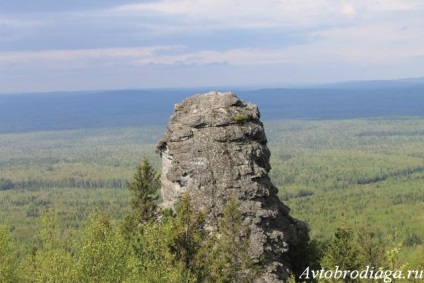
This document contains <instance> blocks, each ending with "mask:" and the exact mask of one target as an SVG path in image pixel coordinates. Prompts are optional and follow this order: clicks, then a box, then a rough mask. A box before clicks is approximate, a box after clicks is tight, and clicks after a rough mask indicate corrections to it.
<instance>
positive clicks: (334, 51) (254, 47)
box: [0, 0, 424, 93]
mask: <svg viewBox="0 0 424 283" xmlns="http://www.w3.org/2000/svg"><path fill="white" fill-rule="evenodd" d="M423 15H424V1H422V0H261V1H258V0H147V1H136V0H119V1H118V0H115V1H113V0H72V1H71V0H31V1H28V0H13V1H11V0H0V93H12V92H13V93H16V92H38V91H70V90H98V89H132V88H172V87H209V86H211V87H212V86H253V85H260V86H277V85H279V86H285V85H299V84H317V83H328V82H338V81H351V80H380V79H400V78H411V77H423V76H424V17H423Z"/></svg>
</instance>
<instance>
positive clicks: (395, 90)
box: [0, 82, 424, 133]
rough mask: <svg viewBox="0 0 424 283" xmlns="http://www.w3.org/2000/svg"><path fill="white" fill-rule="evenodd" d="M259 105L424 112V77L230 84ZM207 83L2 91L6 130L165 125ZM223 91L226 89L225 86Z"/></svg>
mask: <svg viewBox="0 0 424 283" xmlns="http://www.w3.org/2000/svg"><path fill="white" fill-rule="evenodd" d="M227 90H230V91H233V92H235V93H236V94H237V95H238V96H239V97H240V98H241V99H242V100H244V101H246V102H252V103H254V104H256V105H258V106H259V109H260V111H261V114H262V119H263V120H284V119H306V120H321V119H325V120H328V119H330V120H332V119H352V118H372V117H399V116H423V115H424V95H423V94H424V83H409V84H408V83H394V82H387V83H378V84H377V83H374V84H371V83H350V84H335V85H328V86H321V87H314V88H312V87H311V88H292V89H284V88H276V89H260V90H246V89H240V90H237V89H227ZM207 91H210V90H206V89H163V90H158V89H155V90H115V91H92V92H57V93H32V94H3V95H0V108H1V111H0V133H17V132H33V131H46V130H64V129H81V128H105V127H107V128H110V127H132V126H162V125H165V124H166V123H167V121H168V119H169V116H170V115H171V114H172V111H173V105H174V104H175V103H178V102H180V101H182V100H183V99H184V98H186V97H188V96H191V95H193V94H196V93H203V92H207ZM218 91H226V90H224V89H221V90H219V89H218Z"/></svg>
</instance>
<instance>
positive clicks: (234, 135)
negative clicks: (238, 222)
mask: <svg viewBox="0 0 424 283" xmlns="http://www.w3.org/2000/svg"><path fill="white" fill-rule="evenodd" d="M259 118H260V113H259V110H258V108H257V107H256V106H255V105H253V104H250V103H244V102H242V101H241V100H240V99H238V98H237V97H236V96H235V95H234V94H232V93H230V92H225V93H217V92H210V93H206V94H201V95H195V96H192V97H190V98H187V99H186V100H184V101H183V102H182V103H180V104H177V105H176V106H175V113H174V114H173V115H172V117H171V118H170V121H169V124H168V127H167V132H166V134H165V135H164V137H163V138H162V139H161V141H160V142H159V143H158V146H157V151H158V152H159V153H160V154H161V157H162V196H163V200H164V203H163V206H165V207H173V205H174V203H175V202H176V201H177V200H178V198H179V196H180V195H181V193H183V192H189V193H190V195H191V197H192V199H193V203H194V205H195V207H196V208H197V209H199V210H200V209H203V210H204V211H205V212H206V215H207V218H206V219H207V222H206V223H207V226H208V228H209V229H211V230H214V229H215V228H216V226H217V220H218V219H219V217H220V216H222V213H223V207H224V206H225V203H226V202H227V200H228V199H229V198H230V196H231V195H235V196H236V197H237V198H238V200H239V203H240V209H241V211H242V212H243V215H244V222H243V224H244V225H247V226H249V227H250V230H251V250H250V252H251V256H252V257H253V258H254V259H256V260H258V261H259V259H261V260H263V259H265V260H264V261H261V262H263V265H264V268H263V270H264V271H265V272H264V274H263V276H262V278H261V279H260V280H259V281H258V282H282V280H283V279H285V278H287V276H288V274H289V273H290V272H291V271H292V260H291V258H290V252H289V249H290V247H291V246H293V245H294V243H296V241H297V235H298V234H299V233H303V234H305V233H306V235H307V228H306V225H305V224H304V223H302V222H300V221H297V220H295V219H293V218H292V217H290V216H289V215H288V214H289V208H288V207H287V206H286V205H285V204H283V203H282V202H281V201H280V200H279V199H278V197H277V188H276V187H275V186H274V185H273V184H272V183H271V181H270V179H269V177H268V172H269V170H270V169H271V167H270V165H269V158H270V151H269V149H268V148H267V146H266V144H267V139H266V136H265V132H264V128H263V124H262V123H261V122H260V120H259ZM261 264H262V263H261Z"/></svg>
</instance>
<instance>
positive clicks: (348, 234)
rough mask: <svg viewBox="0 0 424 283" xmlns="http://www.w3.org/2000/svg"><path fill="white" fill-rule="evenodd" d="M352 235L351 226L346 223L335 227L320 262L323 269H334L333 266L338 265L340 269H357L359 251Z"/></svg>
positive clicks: (347, 280)
mask: <svg viewBox="0 0 424 283" xmlns="http://www.w3.org/2000/svg"><path fill="white" fill-rule="evenodd" d="M354 236H355V235H354V233H353V230H352V228H350V227H348V226H347V225H346V224H344V225H342V226H341V227H338V228H337V230H336V232H335V234H334V237H333V238H332V239H331V240H330V242H329V245H328V247H327V249H326V251H325V253H324V257H323V259H322V262H321V265H322V267H323V268H324V269H328V270H334V268H335V266H338V267H339V269H340V270H358V269H359V267H360V260H359V253H360V252H359V248H358V246H357V243H356V241H355V238H354ZM344 281H345V282H351V281H353V280H351V279H350V278H345V279H344Z"/></svg>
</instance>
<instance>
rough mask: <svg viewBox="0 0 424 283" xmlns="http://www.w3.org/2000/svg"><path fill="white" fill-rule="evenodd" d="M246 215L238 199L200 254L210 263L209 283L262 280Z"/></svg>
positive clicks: (230, 203) (232, 201)
mask: <svg viewBox="0 0 424 283" xmlns="http://www.w3.org/2000/svg"><path fill="white" fill-rule="evenodd" d="M242 223H243V215H242V212H241V211H240V209H239V204H238V201H237V199H236V197H235V196H231V197H230V199H229V200H228V202H227V204H226V205H225V207H224V213H223V217H222V218H221V219H220V221H219V225H218V231H217V232H216V233H214V234H212V235H211V236H210V238H209V240H208V242H207V243H206V244H205V245H204V246H203V252H202V253H200V256H201V260H202V261H203V262H207V265H206V266H205V269H206V281H207V282H220V283H230V282H253V279H254V278H256V277H257V276H258V270H257V266H255V264H254V262H253V260H252V258H251V256H250V254H249V247H250V229H249V228H248V227H245V226H243V224H242Z"/></svg>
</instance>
